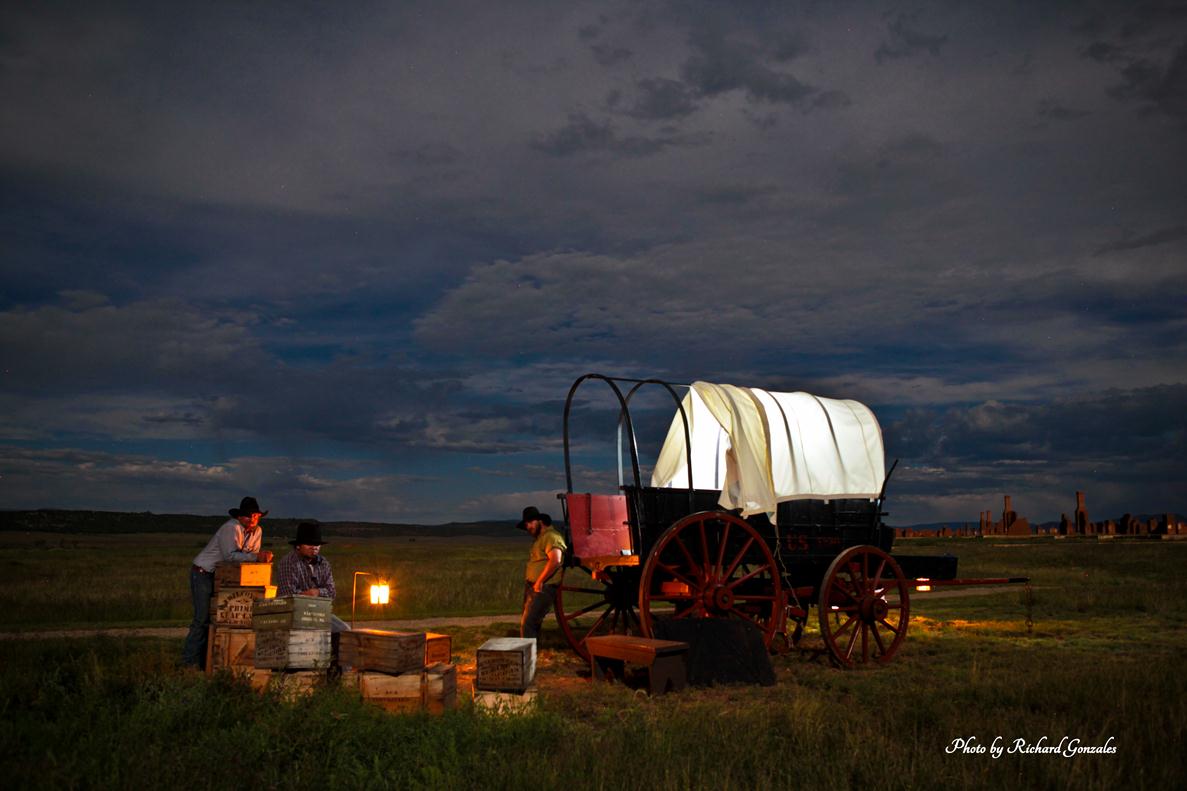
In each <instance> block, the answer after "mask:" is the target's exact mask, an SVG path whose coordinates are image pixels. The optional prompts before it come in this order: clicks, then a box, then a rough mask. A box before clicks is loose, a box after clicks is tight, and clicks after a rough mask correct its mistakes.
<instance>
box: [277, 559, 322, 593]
mask: <svg viewBox="0 0 1187 791" xmlns="http://www.w3.org/2000/svg"><path fill="white" fill-rule="evenodd" d="M310 588H317V595H318V596H321V597H322V598H323V599H332V598H334V572H332V571H330V561H328V560H326V559H325V558H323V557H322V556H321V555H315V556H314V557H313V562H311V563H310V562H307V561H306V560H305V558H303V557H301V556H300V555H299V554H298V553H296V552H290V553H288V554H287V555H285V556H284V557H283V558H281V559H280V562H279V563H277V564H276V595H277V596H292V595H293V594H299V593H304V592H305V591H307V590H309V589H310Z"/></svg>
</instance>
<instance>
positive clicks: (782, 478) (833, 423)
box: [651, 382, 886, 522]
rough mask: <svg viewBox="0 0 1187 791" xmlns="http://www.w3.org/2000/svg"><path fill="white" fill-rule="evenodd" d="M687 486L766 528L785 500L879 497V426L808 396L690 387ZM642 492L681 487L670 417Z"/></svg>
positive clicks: (866, 415) (677, 434)
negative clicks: (713, 493)
mask: <svg viewBox="0 0 1187 791" xmlns="http://www.w3.org/2000/svg"><path fill="white" fill-rule="evenodd" d="M683 406H684V412H685V414H686V415H687V417H688V428H689V434H690V436H691V441H692V484H693V488H695V489H720V490H721V497H720V499H719V500H718V503H719V504H720V505H721V506H722V507H723V508H726V509H734V508H740V509H742V515H743V516H750V515H752V514H760V513H765V514H767V516H768V517H769V518H770V519H771V521H772V522H773V521H774V520H775V511H776V505H777V504H778V503H781V502H784V501H786V500H807V499H834V498H869V499H873V498H876V497H878V496H879V495H880V494H881V492H882V484H883V481H884V480H885V478H886V467H885V458H884V454H883V449H882V429H881V428H880V427H879V426H878V421H877V420H876V419H875V418H874V413H873V412H871V411H870V409H869V407H867V406H865V405H864V404H861V403H859V402H857V401H852V400H838V399H834V398H821V397H819V396H814V395H811V394H809V393H772V392H769V391H766V390H760V389H759V388H757V387H736V386H734V385H724V384H722V385H718V384H710V383H709V382H693V384H692V386H691V387H690V388H689V391H688V394H687V395H686V396H685V397H684V401H683ZM651 485H652V486H657V487H664V488H680V489H683V488H687V487H688V464H687V454H686V452H685V444H684V423H683V421H682V420H681V417H680V412H679V411H677V412H676V416H675V417H674V418H673V419H672V425H671V427H669V429H668V436H667V439H665V440H664V446H663V449H662V450H661V451H660V455H659V459H658V460H657V461H656V464H655V470H654V472H653V473H652V476H651Z"/></svg>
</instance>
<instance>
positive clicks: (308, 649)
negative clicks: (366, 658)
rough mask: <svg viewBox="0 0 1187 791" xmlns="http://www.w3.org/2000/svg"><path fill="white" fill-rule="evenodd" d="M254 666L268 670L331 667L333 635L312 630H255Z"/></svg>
mask: <svg viewBox="0 0 1187 791" xmlns="http://www.w3.org/2000/svg"><path fill="white" fill-rule="evenodd" d="M255 635H256V650H255V666H256V667H259V668H266V669H268V670H322V669H325V668H327V667H329V665H330V633H329V631H320V630H313V629H292V630H282V629H268V630H265V631H260V630H258V629H257V630H256V631H255Z"/></svg>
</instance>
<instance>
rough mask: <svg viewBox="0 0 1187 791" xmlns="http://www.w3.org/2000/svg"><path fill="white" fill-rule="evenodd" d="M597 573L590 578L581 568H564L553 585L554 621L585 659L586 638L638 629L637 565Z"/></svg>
mask: <svg viewBox="0 0 1187 791" xmlns="http://www.w3.org/2000/svg"><path fill="white" fill-rule="evenodd" d="M598 576H599V579H594V578H593V577H592V576H590V574H589V572H588V570H586V569H584V568H580V567H570V568H566V569H564V570H563V571H562V572H561V581H560V583H559V584H558V585H557V587H556V622H557V623H558V624H559V625H560V627H561V632H562V633H563V634H564V635H565V640H567V641H568V643H569V645H570V646H571V647H572V648H573V650H574V651H576V652H577V653H578V654H580V655H581V656H582V657H583V658H584V659H586V660H587V661H588V660H589V650H588V649H587V648H586V647H585V640H586V638H587V637H592V636H593V635H599V634H641V631H642V630H641V628H640V626H639V614H638V613H637V612H636V611H635V601H636V598H637V594H636V591H637V590H638V587H639V570H638V568H611V569H606V570H605V571H604V572H602V573H601V574H599V575H598Z"/></svg>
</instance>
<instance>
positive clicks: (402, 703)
mask: <svg viewBox="0 0 1187 791" xmlns="http://www.w3.org/2000/svg"><path fill="white" fill-rule="evenodd" d="M424 675H425V674H424V672H423V671H417V672H415V673H400V674H399V675H390V674H388V673H371V672H366V671H364V672H361V673H359V692H361V693H362V695H363V700H366V701H369V702H371V703H374V704H376V705H378V706H382V707H383V708H384V709H386V710H388V711H419V710H420V709H421V707H422V706H423V705H424Z"/></svg>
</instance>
